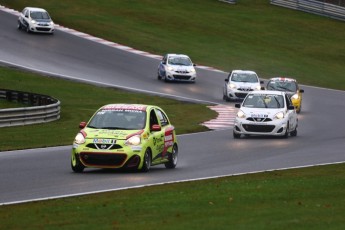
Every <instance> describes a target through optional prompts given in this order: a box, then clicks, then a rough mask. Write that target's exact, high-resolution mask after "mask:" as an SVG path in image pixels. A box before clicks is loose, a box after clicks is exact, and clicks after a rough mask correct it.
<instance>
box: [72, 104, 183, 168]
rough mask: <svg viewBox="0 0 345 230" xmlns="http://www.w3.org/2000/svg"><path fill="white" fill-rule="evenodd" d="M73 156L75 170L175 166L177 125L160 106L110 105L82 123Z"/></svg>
mask: <svg viewBox="0 0 345 230" xmlns="http://www.w3.org/2000/svg"><path fill="white" fill-rule="evenodd" d="M79 128H80V129H81V130H80V132H79V133H78V134H77V135H76V137H75V139H74V142H73V148H72V156H71V167H72V170H73V171H74V172H83V170H84V169H85V168H123V169H135V170H139V171H143V172H148V171H149V170H150V167H151V166H153V165H158V164H164V165H165V167H166V168H175V167H176V165H177V157H178V144H177V139H176V133H175V128H174V126H173V125H171V123H170V121H169V119H168V116H167V115H166V113H165V112H164V111H163V110H162V109H161V108H160V107H157V106H153V105H142V104H109V105H104V106H102V107H101V108H100V109H98V110H97V111H96V113H95V114H94V115H93V116H92V117H91V119H90V120H89V122H81V123H80V125H79Z"/></svg>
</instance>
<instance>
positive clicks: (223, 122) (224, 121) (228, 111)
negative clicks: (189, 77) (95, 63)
mask: <svg viewBox="0 0 345 230" xmlns="http://www.w3.org/2000/svg"><path fill="white" fill-rule="evenodd" d="M0 10H2V11H4V12H7V13H10V14H13V15H15V16H18V17H19V15H20V12H18V11H16V10H13V9H9V8H6V7H4V6H1V5H0ZM55 29H57V30H61V31H64V32H66V33H69V34H72V35H75V36H78V37H81V38H84V39H88V40H90V41H94V42H97V43H100V44H103V45H106V46H109V47H111V48H116V49H120V50H124V51H126V52H130V53H134V54H138V55H142V56H145V57H149V58H154V59H158V60H161V59H162V58H163V56H161V55H156V54H151V53H148V52H145V51H140V50H136V49H133V48H131V47H129V46H124V45H121V44H118V43H115V42H112V41H107V40H105V39H103V38H98V37H95V36H92V35H89V34H86V33H83V32H79V31H76V30H74V29H70V28H66V27H64V26H61V25H58V24H56V25H55ZM196 67H197V68H198V69H205V70H210V71H215V72H222V73H224V71H222V70H218V69H215V68H213V67H209V66H202V65H197V66H196ZM209 108H210V109H213V110H215V111H217V112H218V113H219V115H218V117H217V118H216V119H213V120H210V121H207V122H205V123H203V125H205V126H206V127H208V128H209V129H226V128H230V127H232V126H233V125H232V124H233V118H234V113H235V112H234V110H232V108H231V107H230V106H223V105H217V106H209Z"/></svg>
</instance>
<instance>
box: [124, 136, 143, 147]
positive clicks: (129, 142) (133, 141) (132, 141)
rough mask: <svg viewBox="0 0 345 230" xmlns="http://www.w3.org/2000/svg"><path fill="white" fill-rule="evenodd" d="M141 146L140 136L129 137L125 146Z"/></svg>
mask: <svg viewBox="0 0 345 230" xmlns="http://www.w3.org/2000/svg"><path fill="white" fill-rule="evenodd" d="M140 144H141V137H140V135H135V136H131V137H130V138H128V139H127V141H126V143H125V145H140Z"/></svg>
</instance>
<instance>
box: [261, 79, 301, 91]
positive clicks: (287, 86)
mask: <svg viewBox="0 0 345 230" xmlns="http://www.w3.org/2000/svg"><path fill="white" fill-rule="evenodd" d="M267 89H268V90H278V91H289V92H296V91H297V86H296V83H295V82H293V81H270V82H268V84H267Z"/></svg>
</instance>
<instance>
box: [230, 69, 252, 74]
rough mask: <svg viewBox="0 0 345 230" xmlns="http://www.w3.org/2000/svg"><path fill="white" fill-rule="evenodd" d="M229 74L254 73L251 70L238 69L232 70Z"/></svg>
mask: <svg viewBox="0 0 345 230" xmlns="http://www.w3.org/2000/svg"><path fill="white" fill-rule="evenodd" d="M231 72H232V73H254V74H256V72H255V71H253V70H240V69H235V70H232V71H231Z"/></svg>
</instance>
